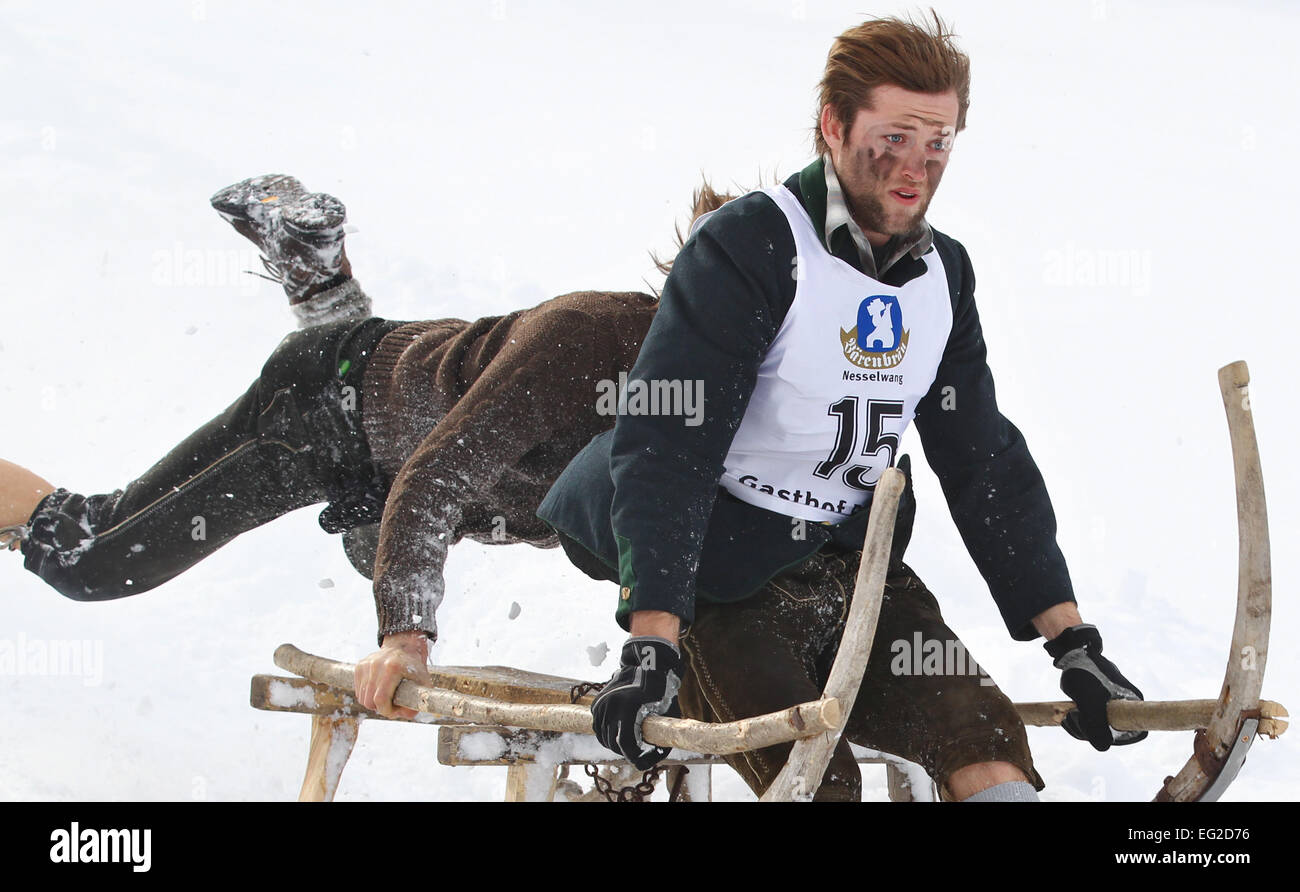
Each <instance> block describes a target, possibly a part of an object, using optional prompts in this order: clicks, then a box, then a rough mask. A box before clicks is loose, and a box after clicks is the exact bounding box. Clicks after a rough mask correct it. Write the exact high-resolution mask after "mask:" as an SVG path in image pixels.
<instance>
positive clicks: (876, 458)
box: [719, 185, 952, 523]
mask: <svg viewBox="0 0 1300 892" xmlns="http://www.w3.org/2000/svg"><path fill="white" fill-rule="evenodd" d="M763 191H764V192H765V193H766V194H767V195H768V196H770V197H771V198H772V200H773V201H775V202H776V204H777V206H778V207H780V208H781V210H782V211H783V212H784V213H785V216H786V219H787V220H789V222H790V229H791V231H792V232H793V234H794V243H795V250H796V251H797V254H798V258H797V262H796V264H795V266H794V267H792V269H791V275H793V276H795V278H796V280H797V285H796V286H795V297H794V303H793V304H791V306H790V310H789V312H788V313H787V314H786V317H785V321H784V322H783V323H782V324H781V328H780V330H779V331H778V332H777V334H776V339H775V340H774V341H773V342H772V345H771V347H770V348H769V349H768V351H767V355H766V356H765V357H764V359H763V363H762V365H761V366H760V367H759V370H758V382H757V385H756V387H755V388H754V393H753V395H752V396H751V397H750V400H749V405H748V407H747V408H746V410H745V415H744V417H743V418H742V419H741V423H740V427H739V429H737V431H736V436H735V439H734V440H732V443H731V449H730V451H729V452H728V453H727V458H726V469H725V471H724V472H723V475H722V479H721V480H720V481H719V483H720V485H721V486H722V487H723V488H724V489H726V490H727V492H729V493H731V494H732V495H733V496H735V497H736V498H738V499H740V500H741V501H743V502H748V503H749V504H751V505H757V506H758V507H760V508H766V509H767V510H769V511H775V512H777V513H779V514H785V515H788V516H790V517H799V518H803V519H805V520H813V521H825V522H829V523H838V522H840V521H842V520H844V519H845V518H847V517H848V516H849V515H850V514H853V513H855V512H857V511H859V510H861V509H862V508H864V507H865V506H867V505H869V504H870V502H871V492H872V490H873V489H874V488H875V485H876V482H877V481H878V480H879V479H880V475H881V473H882V472H883V471H884V470H885V468H888V467H890V466H892V465H893V464H894V461H895V459H896V458H897V453H898V445H899V441H900V440H901V439H902V436H903V432H904V431H905V430H906V429H907V426H908V424H909V423H911V420H912V417H913V416H914V415H915V414H916V404H917V403H918V402H919V401H920V400H921V398H922V397H924V396H925V395H926V393H928V392H929V390H930V386H931V385H932V384H933V383H934V377H935V374H936V373H937V372H938V368H939V361H940V360H941V359H942V358H943V352H944V348H945V347H946V345H947V343H948V335H949V333H950V332H951V331H952V303H951V301H950V298H949V294H948V278H947V276H946V275H945V273H944V268H943V261H941V260H940V259H939V253H938V251H930V252H929V253H928V254H926V255H925V257H924V258H923V259H924V261H925V264H926V267H927V269H926V272H925V273H924V274H923V275H921V276H919V277H918V278H915V279H913V280H912V281H910V282H908V283H907V284H906V285H903V286H902V287H901V288H898V287H894V286H892V285H886V284H884V283H883V282H880V281H879V280H877V279H873V278H872V277H870V276H868V275H865V274H863V273H860V272H858V271H857V270H856V269H854V268H853V267H852V266H850V265H849V264H847V263H845V262H844V261H842V260H840V259H839V258H838V257H835V256H834V255H832V254H831V253H829V252H828V251H827V250H826V248H825V247H824V246H823V245H822V242H821V239H820V238H819V236H818V234H817V231H816V230H815V229H814V228H813V223H812V221H811V220H810V219H809V218H808V214H807V213H806V212H805V211H804V209H803V208H802V207H801V206H800V204H799V202H798V199H796V198H795V197H794V195H792V194H791V193H790V191H789V190H788V189H786V188H785V187H784V186H779V185H778V186H773V187H770V188H767V189H764V190H763Z"/></svg>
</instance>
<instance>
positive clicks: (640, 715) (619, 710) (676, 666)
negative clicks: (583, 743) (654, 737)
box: [591, 636, 682, 771]
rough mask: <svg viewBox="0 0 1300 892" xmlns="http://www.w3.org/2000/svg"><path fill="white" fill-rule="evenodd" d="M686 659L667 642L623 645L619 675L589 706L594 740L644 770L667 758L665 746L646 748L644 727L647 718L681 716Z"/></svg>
mask: <svg viewBox="0 0 1300 892" xmlns="http://www.w3.org/2000/svg"><path fill="white" fill-rule="evenodd" d="M681 679H682V658H681V655H680V654H679V653H678V651H677V646H676V645H675V644H673V643H672V642H671V641H669V640H668V639H666V638H658V637H651V636H636V637H632V638H629V639H628V640H627V642H626V643H625V644H624V645H623V651H622V653H621V655H620V659H619V668H618V671H617V672H615V673H614V677H613V678H611V679H610V680H609V681H608V682H606V683H605V687H604V688H602V689H601V691H600V694H598V695H597V697H596V699H595V701H593V702H592V704H591V716H592V728H593V730H595V732H596V739H597V740H599V741H600V742H601V745H602V746H605V747H607V748H609V749H611V750H613V751H614V752H616V753H618V754H619V755H621V756H623V757H624V758H625V759H627V760H628V761H629V762H631V763H632V764H633V765H635V766H636V767H637V768H639V769H640V770H642V771H645V770H647V769H649V768H652V767H653V766H654V765H655V764H656V763H658V762H659V761H661V760H662V759H664V758H665V757H667V755H668V753H669V752H670V750H669V749H667V748H665V747H660V746H655V745H653V744H650V743H646V741H645V739H644V738H643V737H642V736H641V723H642V722H643V721H644V720H645V719H646V717H647V716H652V715H666V716H671V717H673V718H676V717H678V716H680V715H681V711H680V710H679V709H678V707H677V690H678V688H680V687H681Z"/></svg>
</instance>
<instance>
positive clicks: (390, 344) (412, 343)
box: [362, 292, 656, 641]
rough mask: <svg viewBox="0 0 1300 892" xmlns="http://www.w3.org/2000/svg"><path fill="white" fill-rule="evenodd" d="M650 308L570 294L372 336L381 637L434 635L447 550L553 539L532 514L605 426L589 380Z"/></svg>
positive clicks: (641, 330)
mask: <svg viewBox="0 0 1300 892" xmlns="http://www.w3.org/2000/svg"><path fill="white" fill-rule="evenodd" d="M655 307H656V303H655V299H654V298H653V297H651V296H650V295H647V294H636V293H614V294H611V293H604V292H579V293H575V294H567V295H563V296H561V297H557V298H554V299H552V300H549V301H547V302H545V303H543V304H541V305H539V306H537V307H534V308H533V309H529V310H521V311H518V312H515V313H511V314H509V315H506V316H494V317H488V318H484V319H479V320H478V321H476V322H466V321H464V320H460V319H442V320H436V321H429V322H411V323H408V324H406V325H403V326H401V327H400V328H398V329H396V330H394V331H392V332H390V333H389V334H387V335H386V336H385V337H384V338H383V340H382V341H381V342H380V343H379V345H378V347H377V348H376V350H375V352H374V353H373V354H372V357H371V359H370V361H369V364H368V365H367V366H366V370H365V376H364V379H363V397H362V421H363V424H364V426H365V429H366V435H367V437H368V439H369V442H370V448H371V453H372V456H373V458H374V460H375V462H376V463H377V464H378V466H379V468H380V469H381V471H383V472H384V473H385V475H387V476H388V477H390V478H391V479H392V480H393V483H392V486H391V488H390V490H389V493H388V498H387V501H386V503H385V506H384V515H383V521H382V524H381V526H380V534H379V547H378V552H377V554H376V558H375V570H374V593H375V606H376V611H377V613H378V619H379V637H380V640H381V641H382V639H383V637H384V636H385V635H389V634H392V633H395V632H401V631H409V630H414V629H419V630H422V631H424V632H426V633H427V634H428V635H429V636H430V637H435V636H436V631H437V625H436V623H435V621H434V612H435V610H436V609H437V607H438V604H439V602H441V600H442V596H443V575H442V574H443V566H444V564H445V562H446V557H447V548H448V547H449V546H450V545H451V544H452V543H453V542H457V541H459V540H460V539H462V538H464V537H466V536H468V537H470V538H472V539H475V540H476V541H480V542H487V543H494V542H528V543H531V544H533V545H539V546H544V547H550V546H554V545H555V544H556V539H555V536H554V533H553V532H552V531H551V530H550V528H549V527H547V526H546V525H545V524H544V523H542V522H541V521H540V520H539V519H538V518H537V517H536V516H535V515H534V511H535V509H536V507H537V505H538V504H539V503H540V502H541V500H542V497H543V496H544V495H545V494H546V492H547V490H548V489H550V487H551V484H553V483H554V482H555V480H556V478H557V477H559V475H560V472H561V471H563V470H564V468H565V466H566V465H567V464H568V462H569V460H570V459H571V458H572V457H573V456H574V454H575V453H577V452H578V451H579V450H580V449H581V448H582V447H583V446H585V445H586V444H587V442H588V441H589V440H591V438H592V437H593V436H595V435H596V434H598V433H600V432H602V431H604V430H607V429H609V428H610V427H612V426H613V424H614V418H613V417H612V416H607V415H600V414H597V411H596V398H597V393H598V392H597V382H599V381H601V380H606V379H608V380H617V378H618V373H619V372H620V371H622V372H626V371H628V370H629V369H630V368H631V367H632V365H633V363H634V362H635V361H636V357H637V351H638V350H639V348H640V346H641V341H642V340H643V339H644V338H645V334H646V331H647V330H648V329H649V327H650V322H651V319H652V318H653V316H654V312H655Z"/></svg>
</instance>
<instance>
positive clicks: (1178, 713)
mask: <svg viewBox="0 0 1300 892" xmlns="http://www.w3.org/2000/svg"><path fill="white" fill-rule="evenodd" d="M1218 705H1219V702H1218V701H1217V700H1112V701H1111V702H1110V703H1109V704H1107V708H1106V715H1107V717H1108V718H1109V719H1110V726H1111V727H1112V728H1114V729H1115V730H1116V731H1199V730H1201V729H1203V728H1208V727H1210V721H1211V720H1212V719H1213V718H1214V712H1215V710H1216V709H1217V708H1218ZM1016 709H1017V710H1018V711H1019V712H1020V718H1021V720H1022V721H1024V723H1025V724H1026V725H1035V726H1039V727H1041V726H1046V725H1059V724H1061V720H1062V719H1064V718H1065V714H1066V713H1067V712H1069V711H1070V710H1071V709H1074V704H1073V703H1071V702H1070V701H1069V700H1063V701H1060V702H1055V703H1017V704H1016ZM1258 718H1259V731H1258V733H1260V734H1263V735H1265V736H1267V737H1277V736H1278V735H1280V734H1281V733H1282V732H1283V731H1285V730H1286V728H1287V722H1286V719H1287V718H1289V714H1288V713H1287V711H1286V707H1284V706H1283V705H1282V704H1281V703H1274V702H1273V701H1272V700H1260V701H1259V716H1258Z"/></svg>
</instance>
